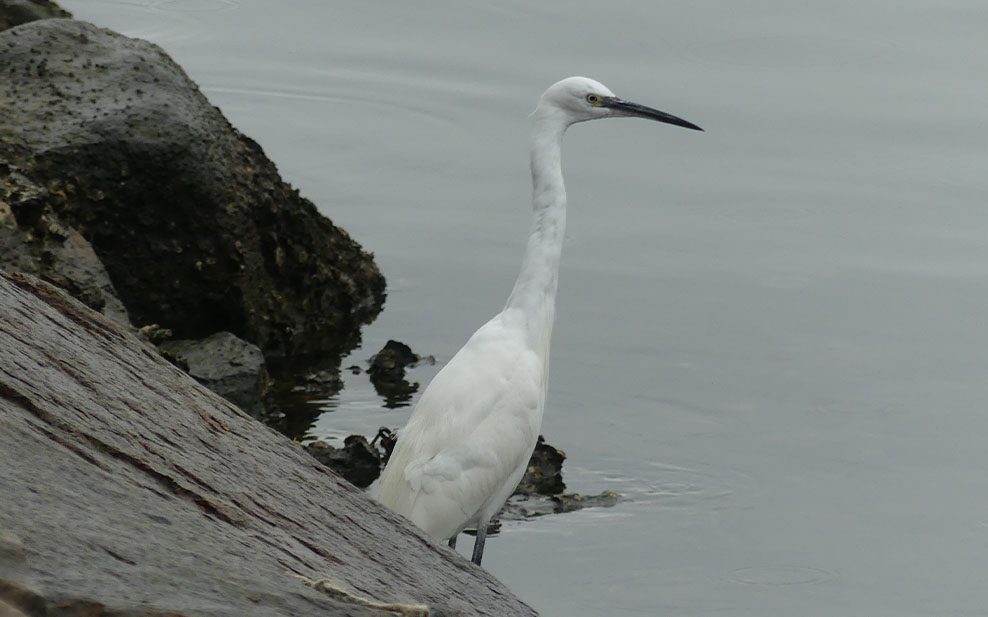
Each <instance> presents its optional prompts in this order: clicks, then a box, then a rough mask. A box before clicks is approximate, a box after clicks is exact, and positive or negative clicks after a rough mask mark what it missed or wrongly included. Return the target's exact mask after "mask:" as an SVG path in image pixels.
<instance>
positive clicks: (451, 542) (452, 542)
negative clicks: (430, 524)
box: [449, 534, 459, 549]
mask: <svg viewBox="0 0 988 617" xmlns="http://www.w3.org/2000/svg"><path fill="white" fill-rule="evenodd" d="M457 535H459V534H457ZM449 547H450V548H453V549H455V548H456V536H453V537H452V538H450V539H449Z"/></svg>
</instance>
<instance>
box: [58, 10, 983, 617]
mask: <svg viewBox="0 0 988 617" xmlns="http://www.w3.org/2000/svg"><path fill="white" fill-rule="evenodd" d="M63 5H64V6H65V7H66V8H68V9H69V10H71V11H73V12H74V13H75V14H76V16H77V17H79V18H81V19H86V20H89V21H93V22H95V23H97V24H100V25H104V26H108V27H112V28H114V29H117V30H119V31H122V32H124V33H125V34H128V35H132V36H138V37H143V38H147V39H150V40H152V41H155V42H157V43H159V44H160V45H162V46H163V47H164V48H165V49H166V50H167V51H168V52H169V53H171V54H172V56H173V57H175V59H176V60H177V61H178V62H179V63H180V64H181V65H182V66H183V67H184V68H185V69H186V71H187V72H188V73H189V74H190V76H191V77H192V78H193V79H195V80H196V81H197V82H198V83H199V84H200V85H201V86H202V89H203V91H204V92H205V93H206V95H207V96H208V97H209V98H210V100H211V101H212V102H213V103H215V104H216V105H218V106H219V107H220V108H221V109H222V110H223V112H224V113H225V114H226V115H227V116H228V117H229V118H230V120H231V121H232V122H233V124H234V125H236V126H237V127H238V128H240V129H241V130H243V131H244V132H245V133H247V134H248V135H250V136H251V137H253V138H255V139H256V140H257V141H258V142H260V143H261V145H262V146H263V147H264V149H265V151H266V152H267V154H268V155H269V156H270V157H271V158H272V159H273V160H274V161H276V163H277V164H278V166H279V168H280V170H281V172H282V174H283V175H284V176H285V178H286V179H287V180H289V181H290V182H292V183H293V184H294V185H295V186H297V187H298V188H299V189H300V190H301V191H302V193H303V194H304V195H306V196H308V197H310V198H311V199H312V200H313V201H315V202H316V203H317V204H318V205H319V206H320V208H321V209H322V210H323V212H325V213H326V214H327V215H328V216H330V217H331V218H332V219H333V220H334V222H336V223H337V224H339V225H341V226H343V227H344V228H345V229H347V230H348V231H349V232H350V233H351V234H352V235H353V236H354V237H355V238H356V239H357V240H358V241H359V242H361V243H362V244H363V245H364V246H365V247H366V248H367V249H368V250H370V251H373V252H374V253H375V255H376V257H377V260H378V263H379V264H380V266H381V268H382V270H383V271H384V273H385V275H386V276H387V277H388V281H389V289H388V304H387V307H386V310H385V312H384V313H383V314H382V315H381V317H380V318H379V319H378V320H377V322H376V323H374V324H373V325H372V326H370V327H368V328H367V329H366V330H365V333H364V347H363V348H362V349H360V350H358V351H356V352H355V353H354V355H353V357H352V358H351V359H350V360H349V361H348V363H354V362H360V363H362V362H363V361H364V360H365V359H366V358H367V357H368V356H370V355H371V354H372V353H373V352H374V351H376V350H377V349H379V348H380V347H381V346H382V345H383V343H384V342H385V341H386V340H387V339H389V338H397V339H400V340H402V341H404V342H406V343H408V344H410V345H411V346H412V347H413V348H414V349H415V350H416V351H418V352H420V353H424V354H433V355H435V356H436V358H437V359H438V360H439V363H440V364H441V363H442V362H443V361H445V360H448V359H449V358H450V357H451V356H452V354H453V353H455V351H456V350H457V349H458V348H459V346H460V345H462V344H463V342H464V341H465V340H466V339H467V337H468V336H469V335H470V333H471V332H472V331H473V330H474V329H475V328H476V327H477V326H479V325H480V324H481V323H483V322H484V321H486V320H487V319H488V318H489V317H490V316H491V315H493V314H494V313H495V312H497V311H498V310H499V309H500V307H501V306H502V305H503V302H504V299H505V297H506V295H507V292H508V290H509V289H510V286H511V283H512V281H513V279H514V276H515V274H516V271H517V267H518V264H519V261H520V256H521V252H522V247H523V245H524V242H525V236H526V233H527V229H528V217H529V205H528V203H529V184H528V183H529V177H528V168H527V160H526V156H527V143H526V138H527V131H528V122H527V119H526V116H527V114H528V113H529V112H530V111H531V109H532V108H533V107H534V104H535V102H536V100H537V98H538V96H539V95H540V94H541V92H542V91H543V90H544V89H545V88H546V87H547V86H548V85H550V84H551V83H552V82H554V81H556V80H557V79H559V78H562V77H565V76H568V75H572V74H583V75H587V76H590V77H594V78H596V79H599V80H601V81H603V82H604V83H605V84H607V85H608V86H609V87H610V88H611V89H612V90H614V91H615V92H616V93H617V94H618V95H620V96H623V97H625V98H629V99H633V100H636V101H639V102H641V103H644V104H647V105H651V106H654V107H657V108H659V109H662V110H664V111H668V112H670V113H673V114H676V115H679V116H681V117H683V118H686V119H688V120H690V121H693V122H696V123H697V124H699V125H701V126H703V127H704V128H705V129H706V130H707V132H706V133H703V134H700V133H696V132H693V131H687V130H683V129H679V128H676V127H671V126H664V125H658V124H650V123H645V122H643V121H634V120H621V121H617V120H614V121H608V122H597V123H592V124H588V125H579V126H576V127H574V128H573V129H572V130H571V131H570V133H569V134H568V135H567V137H566V143H565V144H564V168H565V174H566V179H567V188H568V193H569V205H570V213H569V227H568V243H567V246H566V249H565V254H564V256H563V267H562V276H561V284H560V285H561V286H560V296H559V299H558V313H557V315H558V320H557V325H556V330H555V333H554V347H553V356H552V370H551V381H550V392H549V398H548V404H547V410H546V417H545V424H544V427H543V429H544V430H543V432H544V433H545V435H546V437H547V439H548V440H549V441H550V443H552V444H554V445H556V446H557V447H560V448H562V449H564V450H565V451H566V452H567V454H568V455H569V458H568V460H567V464H566V468H565V472H566V476H565V477H566V481H567V483H568V485H569V488H570V489H571V490H574V491H578V492H581V493H594V492H598V491H601V490H605V489H607V490H614V491H617V492H620V493H622V494H624V495H626V496H628V497H629V498H630V501H628V502H626V503H623V504H620V505H619V506H617V507H615V508H612V509H602V510H586V511H581V512H576V513H572V514H568V515H561V516H555V517H547V518H542V519H538V520H534V521H526V522H522V523H509V524H507V525H506V526H505V529H504V531H503V532H502V533H501V535H499V536H498V537H496V538H494V539H492V540H491V542H490V543H489V544H488V548H487V553H486V555H485V567H486V568H488V569H489V570H490V571H491V572H492V573H493V574H494V575H496V576H497V577H498V578H500V579H501V580H503V581H504V582H506V583H507V584H508V585H509V586H510V587H511V588H512V589H513V590H515V591H516V592H517V593H518V595H519V596H521V597H522V598H523V599H525V600H526V601H528V602H529V603H531V604H532V605H533V606H534V607H536V608H537V609H538V610H539V611H541V612H542V613H543V614H545V615H568V616H582V615H587V616H589V615H656V614H661V615H713V614H717V615H732V616H734V615H737V616H741V615H751V616H758V617H765V616H774V615H778V616H783V615H785V616H790V615H801V616H815V615H819V616H827V617H831V616H833V615H868V616H870V617H879V616H885V615H888V616H895V617H904V616H911V615H915V616H928V615H938V616H939V615H951V616H962V615H988V474H986V468H988V449H986V447H985V441H986V439H985V437H986V434H988V409H986V402H988V379H986V375H988V317H986V314H988V312H986V308H988V208H986V205H988V204H986V198H988V173H986V172H988V120H986V116H988V45H986V43H985V41H986V40H988V37H986V33H988V30H986V28H988V3H985V2H983V1H980V0H978V1H975V0H964V1H962V0H957V1H944V2H937V3H933V2H919V1H915V0H912V1H909V0H907V1H900V2H891V1H877V0H876V1H860V0H859V1H855V2H849V1H840V2H827V3H823V2H816V3H808V2H777V1H770V0H759V1H754V2H744V3H740V2H728V1H727V0H720V1H715V2H687V1H685V0H669V1H666V2H662V3H655V2H647V1H644V0H639V1H633V0H628V1H623V2H608V3H601V2H562V1H560V0H551V1H544V2H538V3H530V2H518V1H500V2H499V1H496V0H487V1H484V2H476V1H474V2H435V3H403V2H364V3H336V2H325V1H323V0H319V1H316V0H306V1H293V2H286V3H272V2H261V1H259V0H242V1H235V0H172V1H169V0H133V1H129V2H122V1H120V2H116V1H108V0H65V1H64V2H63ZM438 368H439V366H438V365H437V366H435V367H421V368H418V369H415V370H414V371H413V373H412V375H411V377H412V378H413V379H414V380H417V381H420V382H422V383H423V384H424V383H427V382H428V380H429V379H430V378H431V376H432V375H433V374H434V372H435V371H436V370H438ZM326 409H327V413H325V414H324V415H323V416H322V417H321V418H320V420H319V422H318V424H317V426H316V427H315V429H314V433H315V434H316V435H318V436H322V437H327V436H334V435H344V434H347V433H349V432H351V431H361V432H365V433H370V432H373V431H374V430H376V428H377V427H378V426H380V425H389V426H401V425H402V424H403V423H404V421H405V419H406V418H407V416H408V412H409V409H408V408H404V409H397V410H388V409H385V408H384V407H383V406H382V402H381V400H380V399H379V398H378V397H377V396H376V395H375V394H374V392H373V390H372V389H371V388H370V387H369V385H368V384H367V381H366V377H365V376H363V375H360V376H348V377H347V387H346V389H345V390H344V391H343V392H342V393H341V394H340V396H339V397H338V398H337V399H336V400H332V401H327V402H326ZM468 544H469V542H461V545H463V546H462V549H463V550H464V551H466V550H468V549H469V546H468Z"/></svg>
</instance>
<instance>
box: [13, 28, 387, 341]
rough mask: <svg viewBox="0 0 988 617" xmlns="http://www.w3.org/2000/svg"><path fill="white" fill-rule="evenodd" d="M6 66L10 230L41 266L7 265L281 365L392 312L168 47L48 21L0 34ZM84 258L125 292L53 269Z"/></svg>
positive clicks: (371, 277) (374, 276)
mask: <svg viewBox="0 0 988 617" xmlns="http://www.w3.org/2000/svg"><path fill="white" fill-rule="evenodd" d="M0 67H3V68H2V73H3V74H2V78H0V102H2V104H0V186H7V187H13V188H12V189H8V195H9V194H10V192H11V190H13V191H14V192H15V193H16V195H14V197H13V198H12V199H9V200H6V199H5V200H4V201H7V203H8V208H6V209H5V210H4V211H3V212H0V219H2V223H3V226H4V227H5V229H6V231H4V233H5V234H6V235H7V239H6V240H4V243H6V244H10V242H11V238H13V239H18V238H19V239H21V240H23V242H24V243H25V249H24V250H25V254H26V255H27V257H23V258H17V257H11V256H10V253H11V251H10V250H9V247H7V248H5V249H4V253H5V255H7V257H5V258H4V262H3V267H8V268H16V266H17V264H18V263H25V262H33V263H34V265H28V266H27V267H25V268H23V269H25V270H27V271H30V272H36V273H38V274H40V275H42V276H45V277H46V278H48V279H49V280H53V281H54V282H58V283H60V284H62V283H63V282H64V284H65V285H66V289H68V290H70V291H71V292H72V293H73V294H74V295H76V296H77V297H79V298H80V299H82V300H84V301H86V302H87V303H88V304H89V305H90V306H94V307H98V306H99V305H100V303H101V302H103V303H109V302H110V296H114V295H115V296H118V297H119V299H120V300H122V302H123V305H124V306H126V310H127V312H128V313H129V315H130V319H131V320H132V321H133V323H134V324H135V325H136V326H138V327H141V326H144V325H147V324H159V325H160V326H161V327H163V328H168V329H171V330H173V331H174V334H175V336H176V337H179V338H183V339H198V338H203V337H206V336H209V335H211V334H213V333H216V332H222V331H229V332H232V333H234V334H235V335H237V336H238V337H240V338H243V339H245V340H247V341H250V342H252V343H254V344H256V345H258V346H259V347H260V348H261V349H262V351H263V352H264V353H265V354H266V355H267V356H269V357H276V356H289V355H300V354H322V353H340V352H342V351H345V350H348V349H349V348H350V347H352V345H353V344H354V343H355V342H356V340H357V337H358V336H359V333H358V327H359V326H360V325H361V324H362V323H365V322H367V321H368V320H370V319H372V318H373V317H374V316H375V315H376V314H377V313H378V312H379V311H380V308H381V305H382V302H383V300H384V278H383V277H382V276H381V273H380V272H379V270H378V268H377V266H376V265H375V264H374V261H373V259H372V257H371V256H370V255H369V254H367V253H365V252H364V251H363V250H362V249H361V248H360V246H359V245H358V244H357V243H356V242H354V241H353V240H352V239H351V238H350V237H349V236H348V235H347V234H346V232H344V231H343V230H341V229H339V228H337V227H335V226H334V225H333V224H332V222H330V221H329V220H328V219H327V218H325V217H324V216H322V215H321V214H319V212H317V210H316V208H315V206H314V205H313V204H312V202H310V201H309V200H307V199H305V198H303V197H301V196H300V195H299V193H298V191H296V190H295V189H293V188H292V187H291V186H289V185H288V184H286V183H285V182H284V181H282V179H281V178H280V177H279V175H278V172H277V170H276V168H275V166H274V164H273V163H272V162H271V161H270V160H269V159H268V158H267V157H266V156H265V155H264V153H263V151H262V150H261V148H260V146H258V144H257V143H255V142H254V141H253V140H251V139H250V138H248V137H246V136H244V135H242V134H241V133H240V132H238V131H237V130H236V129H234V128H233V127H232V126H230V124H229V122H227V120H226V118H224V117H223V115H222V114H221V113H220V111H219V110H218V109H217V108H216V107H214V106H212V105H211V104H210V103H209V102H208V101H207V100H206V98H205V97H204V96H203V95H202V93H201V92H200V91H199V89H198V87H197V86H196V84H195V83H193V82H192V81H191V80H190V79H189V78H188V77H187V76H186V75H185V73H184V72H183V71H182V69H181V68H180V67H179V66H178V65H176V64H175V63H174V62H173V61H172V60H171V58H169V57H168V55H167V54H166V53H165V52H164V51H162V50H161V48H159V47H158V46H156V45H154V44H152V43H149V42H147V41H142V40H138V39H132V38H128V37H125V36H123V35H120V34H117V33H115V32H112V31H110V30H105V29H102V28H97V27H96V26H93V25H91V24H87V23H83V22H78V21H72V20H64V19H54V20H42V21H35V22H32V23H28V24H24V25H21V26H18V27H16V28H12V29H10V30H7V31H4V32H2V33H0ZM39 230H40V231H39ZM66 243H69V244H66ZM60 245H66V246H68V247H69V248H66V249H64V250H63V249H60V248H59V246H60ZM87 246H88V247H91V249H92V251H93V252H95V254H96V255H97V256H98V257H99V260H100V261H101V262H102V265H103V268H105V270H103V269H100V268H96V266H95V265H93V268H95V269H97V270H99V271H100V272H105V274H107V275H108V278H109V280H110V281H112V288H113V290H115V294H113V293H111V290H109V288H108V287H107V285H104V282H105V281H102V282H101V279H100V276H97V275H96V274H94V275H93V276H92V277H90V279H89V282H83V283H77V282H76V281H79V280H80V278H79V277H78V276H75V275H74V274H72V273H66V272H67V267H66V266H64V265H63V266H62V267H54V266H50V265H48V262H58V263H64V262H69V261H72V257H71V253H72V251H76V252H78V251H84V250H85V249H86V247H87ZM80 247H81V248H80ZM60 251H62V252H60ZM66 251H68V252H69V253H68V254H65V255H64V256H63V253H65V252H66ZM46 260H47V261H46ZM39 264H40V265H39ZM60 279H64V281H63V280H60ZM82 280H85V278H84V277H83V279H82Z"/></svg>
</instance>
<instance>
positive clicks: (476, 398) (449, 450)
mask: <svg viewBox="0 0 988 617" xmlns="http://www.w3.org/2000/svg"><path fill="white" fill-rule="evenodd" d="M620 116H636V117H642V118H648V119H652V120H658V121H660V122H667V123H670V124H676V125H679V126H684V127H687V128H692V129H697V130H702V129H700V128H699V127H698V126H696V125H694V124H691V123H689V122H686V121H685V120H681V119H679V118H676V117H675V116H671V115H669V114H666V113H664V112H660V111H657V110H655V109H651V108H649V107H644V106H642V105H638V104H636V103H631V102H628V101H625V100H623V99H619V98H617V97H616V96H614V94H613V93H612V92H611V91H610V90H608V89H607V88H606V87H605V86H604V85H603V84H601V83H599V82H596V81H594V80H592V79H587V78H585V77H570V78H567V79H564V80H562V81H560V82H557V83H555V84H553V85H552V86H551V87H550V88H549V89H548V90H546V92H545V93H544V94H543V95H542V98H541V99H540V100H539V104H538V106H537V107H536V109H535V111H534V112H533V113H532V133H531V148H530V150H531V151H530V154H531V169H532V206H533V211H534V218H533V224H532V231H531V235H530V237H529V240H528V245H527V247H526V249H525V255H524V258H523V259H522V266H521V272H520V273H519V275H518V280H517V281H516V282H515V285H514V288H513V289H512V291H511V295H510V296H509V298H508V302H507V304H506V305H505V307H504V310H503V311H501V312H500V313H498V314H497V315H495V316H494V317H493V318H492V319H491V320H490V321H488V322H487V323H486V324H484V325H483V326H481V328H480V329H479V330H477V331H476V332H475V333H474V334H473V336H471V337H470V340H468V341H467V343H466V344H465V345H464V346H463V348H462V349H460V351H459V352H457V353H456V355H455V356H453V358H452V359H451V360H450V361H449V363H448V364H447V365H446V366H445V367H443V369H442V370H440V371H439V373H438V374H437V375H436V377H435V378H434V379H433V380H432V383H430V384H429V386H428V387H427V388H426V389H425V392H423V394H422V398H421V399H420V400H419V402H418V404H417V405H416V406H415V410H414V411H413V412H412V416H411V418H410V419H409V421H408V424H407V425H406V426H405V427H404V428H403V429H401V431H400V432H399V434H398V442H397V444H396V446H395V449H394V451H393V453H392V455H391V459H390V461H389V462H388V465H387V467H385V469H384V472H383V473H382V475H381V483H380V489H379V492H378V499H379V500H380V501H381V502H382V503H383V504H385V505H387V506H388V507H390V508H391V509H393V510H394V511H396V512H398V513H399V514H402V515H404V516H406V517H408V518H409V519H411V521H412V522H414V523H415V524H416V525H418V526H419V527H421V528H422V529H423V530H424V531H426V532H427V533H428V534H430V535H432V536H433V537H435V538H437V539H440V540H449V541H450V544H451V545H452V544H453V543H454V542H455V539H456V536H457V534H459V533H460V532H461V531H463V529H465V528H466V527H468V526H474V525H475V526H476V527H477V541H476V543H475V545H474V551H473V561H474V562H475V563H477V564H479V563H480V561H481V558H482V556H483V548H484V541H485V537H486V532H487V524H488V523H489V522H490V520H491V518H492V517H493V516H494V515H495V514H496V513H497V512H498V510H500V508H501V506H502V505H504V502H505V501H506V500H507V498H508V497H509V496H510V495H511V493H512V492H513V491H514V489H515V487H516V486H517V485H518V482H519V481H520V480H521V477H522V475H524V473H525V469H526V467H527V465H528V460H529V458H530V457H531V455H532V450H533V449H534V448H535V443H536V440H537V439H538V434H539V429H540V427H541V425H542V411H543V409H544V407H545V395H546V385H547V379H548V370H549V342H550V339H551V336H552V324H553V318H554V313H555V297H556V283H557V280H558V274H559V258H560V254H561V252H562V244H563V235H564V231H565V227H566V190H565V187H564V185H563V176H562V169H561V163H560V142H561V140H562V136H563V133H564V132H565V131H566V129H567V128H568V127H569V126H570V125H572V124H574V123H576V122H582V121H586V120H593V119H597V118H608V117H620Z"/></svg>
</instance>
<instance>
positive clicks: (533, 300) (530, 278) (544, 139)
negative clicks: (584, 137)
mask: <svg viewBox="0 0 988 617" xmlns="http://www.w3.org/2000/svg"><path fill="white" fill-rule="evenodd" d="M569 125H570V122H568V121H567V118H566V116H565V115H564V114H560V113H558V112H556V111H555V110H552V109H546V108H544V107H541V106H540V107H539V108H538V109H536V110H535V112H534V113H533V114H532V135H531V145H530V148H531V152H530V155H531V169H532V210H533V220H532V232H531V235H530V236H529V238H528V245H527V246H526V248H525V255H524V257H523V258H522V263H521V272H519V274H518V280H517V281H515V286H514V288H513V289H512V290H511V295H510V296H509V297H508V302H507V305H506V306H505V309H504V315H505V318H507V319H518V320H519V321H521V322H522V323H523V324H524V327H525V330H526V332H527V334H528V339H529V343H530V344H531V346H532V348H533V349H535V350H538V351H539V352H541V353H542V354H544V356H543V357H544V358H545V359H548V353H549V339H550V338H551V334H552V323H553V318H554V315H555V303H556V286H557V283H558V280H559V258H560V256H561V254H562V250H563V237H564V235H565V233H566V187H565V186H564V185H563V171H562V161H561V158H560V145H561V142H562V138H563V133H564V132H565V131H566V129H567V127H569Z"/></svg>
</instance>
